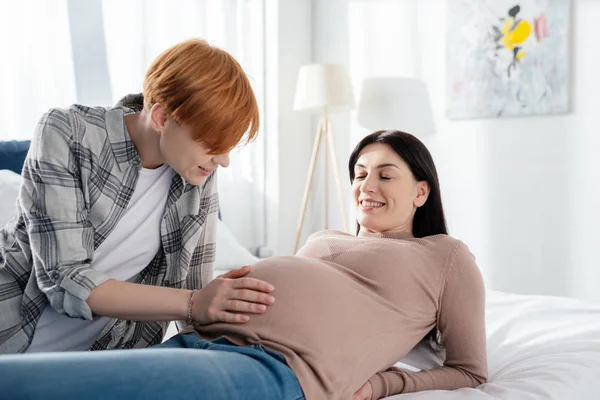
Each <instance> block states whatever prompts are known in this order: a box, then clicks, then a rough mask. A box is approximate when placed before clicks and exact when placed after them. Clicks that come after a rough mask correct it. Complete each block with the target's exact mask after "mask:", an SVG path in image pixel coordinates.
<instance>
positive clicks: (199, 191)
mask: <svg viewBox="0 0 600 400" xmlns="http://www.w3.org/2000/svg"><path fill="white" fill-rule="evenodd" d="M258 125H259V113H258V106H257V102H256V98H255V96H254V93H253V91H252V88H251V86H250V82H249V81H248V78H247V76H246V74H245V73H244V71H243V70H242V68H241V66H240V65H239V64H238V62H237V61H236V60H235V59H234V58H233V57H232V56H231V55H230V54H228V53H227V52H225V51H223V50H221V49H219V48H216V47H214V46H211V45H210V44H208V43H207V42H205V41H203V40H199V39H194V40H189V41H186V42H183V43H180V44H177V45H176V46H174V47H172V48H170V49H168V50H167V51H165V52H164V53H163V54H161V55H160V56H159V57H158V58H157V59H156V60H155V61H154V62H153V63H152V65H151V66H150V68H149V69H148V71H147V73H146V77H145V81H144V90H143V94H137V95H129V96H126V97H124V98H123V99H122V100H121V101H120V102H119V103H117V105H115V106H114V107H112V108H104V107H88V106H82V105H73V106H71V107H69V108H66V109H58V108H57V109H51V110H50V111H49V112H47V113H46V114H45V115H44V116H43V117H42V118H41V120H40V122H39V123H38V125H37V129H36V132H35V135H34V138H33V141H32V145H31V149H30V151H29V154H28V156H27V159H26V161H25V165H24V168H23V182H22V186H21V189H20V194H19V199H18V208H17V215H16V217H15V218H13V220H12V222H10V223H9V224H8V225H7V226H5V227H4V228H3V229H1V230H0V315H1V318H0V354H10V353H23V352H47V351H71V350H88V349H91V350H102V349H128V348H141V347H148V346H151V345H153V344H157V343H160V342H161V341H162V339H163V336H164V334H165V330H166V326H167V324H168V322H169V321H181V323H182V324H183V323H184V321H187V322H188V323H190V322H191V321H194V322H196V323H198V324H209V323H211V322H232V323H244V322H245V321H247V320H248V318H249V315H248V314H252V313H263V312H264V311H265V309H266V307H267V306H268V305H270V304H271V303H272V302H273V301H274V299H273V298H272V296H271V295H269V293H270V291H271V290H272V287H271V285H269V284H268V283H267V282H264V281H260V280H257V279H251V278H248V277H246V278H244V277H243V276H244V275H246V274H247V273H248V272H249V268H248V267H245V268H241V269H239V270H234V271H232V272H230V273H228V274H226V275H223V276H222V277H219V278H217V279H216V280H214V281H212V282H211V283H209V282H210V279H211V278H212V272H213V271H212V268H213V260H214V254H215V236H216V234H215V233H216V219H217V213H218V196H217V185H216V177H215V170H216V169H217V168H218V167H219V166H221V167H227V166H228V165H229V152H230V151H231V149H232V148H234V147H235V146H236V145H237V144H239V143H240V142H244V143H246V142H248V141H250V140H252V139H253V138H254V137H255V136H256V134H257V131H258Z"/></svg>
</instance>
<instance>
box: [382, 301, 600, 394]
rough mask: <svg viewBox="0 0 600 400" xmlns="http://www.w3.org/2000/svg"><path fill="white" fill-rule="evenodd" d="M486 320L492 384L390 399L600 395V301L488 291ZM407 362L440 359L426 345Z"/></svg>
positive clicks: (417, 364) (426, 364) (420, 364)
mask: <svg viewBox="0 0 600 400" xmlns="http://www.w3.org/2000/svg"><path fill="white" fill-rule="evenodd" d="M486 322H487V337H488V346H487V347H488V365H489V379H488V383H486V384H484V385H481V386H480V387H478V388H477V389H459V390H455V391H440V390H435V391H424V392H419V393H407V394H402V395H395V396H390V397H387V398H386V399H388V400H391V399H395V400H400V399H402V400H409V399H410V400H413V399H440V400H451V399H515V400H521V399H523V400H533V399H536V400H537V399H551V400H553V399H556V400H558V399H560V400H571V399H573V400H587V399H590V400H592V399H600V305H597V304H590V303H586V302H582V301H578V300H574V299H567V298H560V297H547V296H524V295H515V294H507V293H502V292H494V291H488V292H487V304H486ZM402 362H403V363H399V364H397V366H399V367H407V366H412V367H414V368H421V369H423V368H431V367H434V366H435V365H436V363H438V362H439V361H437V360H436V357H435V356H433V355H432V354H431V352H429V351H427V350H426V349H425V348H424V347H421V348H416V349H415V350H413V351H412V352H411V353H410V354H409V355H408V356H407V357H406V358H404V359H403V360H402ZM414 368H413V369H414Z"/></svg>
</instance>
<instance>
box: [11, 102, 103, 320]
mask: <svg viewBox="0 0 600 400" xmlns="http://www.w3.org/2000/svg"><path fill="white" fill-rule="evenodd" d="M70 118H71V117H70V115H69V114H68V113H66V112H63V111H60V110H50V111H49V112H48V113H46V114H45V115H44V116H42V118H41V119H40V121H39V122H38V125H37V127H36V132H35V134H34V138H33V141H32V143H31V148H30V150H29V154H28V155H27V158H26V160H25V163H24V166H23V184H22V186H21V192H20V196H19V201H20V207H21V209H22V210H23V213H24V217H25V220H26V225H27V233H28V239H29V245H30V249H31V256H32V261H33V266H32V273H33V274H34V275H35V277H36V279H37V283H38V286H39V288H40V290H41V291H42V292H43V293H44V294H45V295H46V297H47V299H48V301H49V302H50V305H51V306H52V308H54V309H55V310H56V311H57V312H59V313H60V314H66V315H68V316H70V317H73V318H82V319H92V310H91V309H90V307H89V306H88V304H87V303H86V299H87V297H88V296H89V294H90V292H91V291H92V290H93V289H94V288H96V287H97V286H98V285H100V284H102V283H104V282H105V281H106V280H107V277H106V276H105V275H104V274H103V273H101V272H98V271H95V270H93V269H92V268H91V262H92V256H93V252H94V228H93V226H92V224H91V223H90V222H89V221H88V219H87V208H86V201H85V198H84V194H83V189H82V183H81V180H80V170H79V164H78V159H77V156H76V155H75V154H74V153H73V149H72V147H71V146H72V136H73V128H72V121H71V120H70Z"/></svg>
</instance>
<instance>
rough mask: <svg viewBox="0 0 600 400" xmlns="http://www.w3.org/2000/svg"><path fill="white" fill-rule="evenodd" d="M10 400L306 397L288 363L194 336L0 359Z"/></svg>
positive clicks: (254, 349) (3, 390) (3, 389)
mask: <svg viewBox="0 0 600 400" xmlns="http://www.w3.org/2000/svg"><path fill="white" fill-rule="evenodd" d="M0 397H2V398H5V399H15V400H16V399H61V400H64V399H127V400H134V399H158V400H172V399H186V400H187V399H209V400H213V399H214V400H220V399H222V400H235V399H269V400H270V399H272V400H287V399H290V400H303V399H304V394H303V392H302V389H301V388H300V384H299V383H298V379H297V378H296V375H295V374H294V372H293V371H292V370H291V369H290V368H289V367H288V365H287V364H286V362H285V358H284V357H283V356H282V355H280V354H279V353H276V352H274V351H271V350H267V349H265V348H264V347H262V346H260V345H250V346H236V345H234V344H232V343H230V342H229V341H227V340H225V339H222V338H221V339H217V340H214V341H205V340H202V339H200V338H198V336H196V335H195V334H193V333H190V334H186V335H179V336H175V337H173V338H171V339H169V340H168V341H166V342H165V343H162V344H160V345H157V346H154V347H151V348H149V349H141V350H110V351H97V352H70V353H36V354H17V355H6V356H0Z"/></svg>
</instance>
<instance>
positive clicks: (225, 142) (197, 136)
mask: <svg viewBox="0 0 600 400" xmlns="http://www.w3.org/2000/svg"><path fill="white" fill-rule="evenodd" d="M155 103H159V104H160V105H162V106H163V107H164V108H165V109H166V110H167V112H168V113H169V114H170V115H171V117H172V118H173V119H174V120H175V122H177V123H178V124H180V125H186V126H190V127H191V128H192V129H193V132H194V140H197V141H199V142H202V143H203V144H204V145H205V146H206V147H207V148H208V149H209V151H210V153H211V154H222V153H226V152H228V151H230V150H231V149H233V148H234V147H235V146H236V145H237V144H238V143H240V142H241V141H242V139H243V138H244V136H245V141H244V143H248V142H250V141H252V140H254V138H255V137H256V135H257V133H258V126H259V113H258V104H257V102H256V97H255V96H254V91H253V90H252V86H251V85H250V81H249V80H248V77H247V76H246V73H245V72H244V70H243V69H242V67H241V66H240V64H239V63H238V62H237V61H236V60H235V59H234V58H233V56H232V55H231V54H229V53H227V52H226V51H224V50H222V49H219V48H217V47H215V46H212V45H210V44H208V43H207V42H206V41H204V40H201V39H191V40H187V41H185V42H182V43H179V44H177V45H175V46H173V47H171V48H170V49H168V50H166V51H165V52H163V53H162V54H161V55H159V56H158V57H157V58H156V60H154V61H153V62H152V64H151V65H150V67H149V68H148V71H147V72H146V77H145V79H144V107H145V108H146V109H148V110H149V109H150V108H151V107H152V106H153V105H154V104H155Z"/></svg>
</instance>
